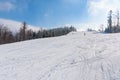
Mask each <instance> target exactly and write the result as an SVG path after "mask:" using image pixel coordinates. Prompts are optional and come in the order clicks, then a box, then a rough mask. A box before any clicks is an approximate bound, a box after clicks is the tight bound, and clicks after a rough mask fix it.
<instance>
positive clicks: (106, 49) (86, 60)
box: [0, 32, 120, 80]
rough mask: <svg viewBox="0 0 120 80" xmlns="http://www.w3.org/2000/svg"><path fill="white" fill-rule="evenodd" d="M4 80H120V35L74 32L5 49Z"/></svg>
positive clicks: (0, 65)
mask: <svg viewBox="0 0 120 80" xmlns="http://www.w3.org/2000/svg"><path fill="white" fill-rule="evenodd" d="M0 80H120V34H102V33H96V32H85V35H84V32H72V33H70V34H68V35H65V36H61V37H54V38H45V39H36V40H31V41H24V42H17V43H12V44H5V45H1V46H0Z"/></svg>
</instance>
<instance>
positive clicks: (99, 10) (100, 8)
mask: <svg viewBox="0 0 120 80" xmlns="http://www.w3.org/2000/svg"><path fill="white" fill-rule="evenodd" d="M110 10H112V11H113V14H115V13H116V12H117V10H120V0H89V1H88V13H89V14H90V15H89V16H90V17H91V22H96V23H99V25H100V24H104V25H105V27H106V26H107V16H108V12H109V11H110Z"/></svg>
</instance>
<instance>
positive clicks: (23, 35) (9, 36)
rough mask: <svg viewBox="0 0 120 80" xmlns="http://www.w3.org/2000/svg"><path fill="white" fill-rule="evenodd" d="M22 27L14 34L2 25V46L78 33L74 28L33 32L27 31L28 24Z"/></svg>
mask: <svg viewBox="0 0 120 80" xmlns="http://www.w3.org/2000/svg"><path fill="white" fill-rule="evenodd" d="M22 25H23V26H22V28H20V30H19V32H17V33H12V31H10V30H9V29H8V27H7V26H4V25H0V44H6V43H13V42H18V41H24V40H31V39H37V38H46V37H55V36H61V35H65V34H68V33H69V32H71V31H76V29H75V28H74V27H73V26H71V27H67V26H66V27H63V28H54V29H46V30H45V29H43V30H39V31H33V30H31V29H29V30H28V29H27V24H26V22H23V23H22Z"/></svg>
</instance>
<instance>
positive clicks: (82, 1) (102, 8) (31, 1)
mask: <svg viewBox="0 0 120 80" xmlns="http://www.w3.org/2000/svg"><path fill="white" fill-rule="evenodd" d="M118 3H120V1H119V0H0V18H5V19H12V20H16V21H26V22H27V23H28V24H31V25H34V26H41V27H46V28H49V27H57V26H62V25H67V24H70V25H75V26H78V25H80V24H89V25H90V24H105V23H106V19H107V13H108V11H109V10H110V9H113V10H115V9H117V7H116V6H119V4H118ZM107 4H108V5H107ZM116 4H117V5H116Z"/></svg>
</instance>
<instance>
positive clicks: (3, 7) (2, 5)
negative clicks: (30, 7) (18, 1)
mask: <svg viewBox="0 0 120 80" xmlns="http://www.w3.org/2000/svg"><path fill="white" fill-rule="evenodd" d="M14 9H15V5H14V4H13V3H11V2H8V1H6V2H0V11H11V10H14Z"/></svg>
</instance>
